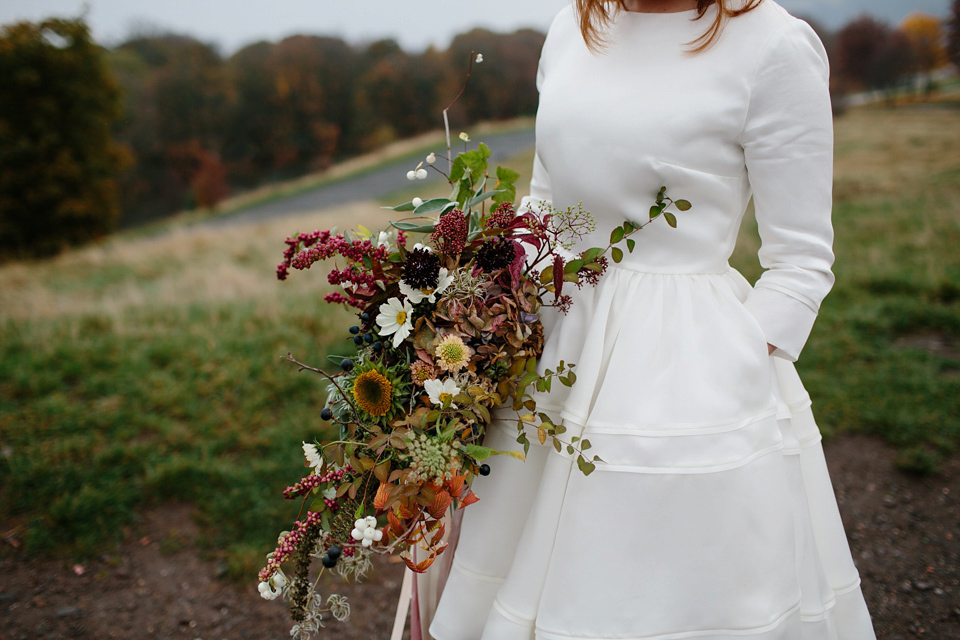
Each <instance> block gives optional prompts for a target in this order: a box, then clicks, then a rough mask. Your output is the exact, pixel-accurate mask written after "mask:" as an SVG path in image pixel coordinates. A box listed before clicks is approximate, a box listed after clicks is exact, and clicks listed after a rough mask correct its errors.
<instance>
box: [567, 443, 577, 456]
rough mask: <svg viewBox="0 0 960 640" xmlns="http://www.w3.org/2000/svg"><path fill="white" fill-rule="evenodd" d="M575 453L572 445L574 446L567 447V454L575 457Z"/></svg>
mask: <svg viewBox="0 0 960 640" xmlns="http://www.w3.org/2000/svg"><path fill="white" fill-rule="evenodd" d="M574 451H576V449H574V448H573V445H572V444H568V445H567V453H569V454H570V455H573V452H574Z"/></svg>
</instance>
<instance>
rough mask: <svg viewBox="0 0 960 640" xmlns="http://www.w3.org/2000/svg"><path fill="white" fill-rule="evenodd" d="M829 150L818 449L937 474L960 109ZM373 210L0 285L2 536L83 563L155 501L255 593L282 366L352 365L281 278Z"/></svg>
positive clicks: (859, 131)
mask: <svg viewBox="0 0 960 640" xmlns="http://www.w3.org/2000/svg"><path fill="white" fill-rule="evenodd" d="M836 133H837V163H836V188H835V196H836V206H835V210H834V223H835V227H836V252H837V263H836V267H835V270H836V274H837V285H836V287H835V289H834V291H833V292H832V293H831V295H830V296H828V298H827V300H826V302H825V304H824V306H823V309H822V310H821V314H820V318H819V320H818V322H817V326H816V327H815V328H814V332H813V335H812V337H811V340H810V342H809V343H808V346H807V347H806V349H805V350H804V353H803V356H802V358H801V360H800V362H799V363H798V368H799V370H800V373H801V375H802V376H803V378H804V381H805V383H806V384H807V387H808V389H809V390H810V392H811V394H812V396H813V398H814V409H815V412H816V415H817V417H818V420H819V422H820V424H821V426H822V428H823V431H824V432H825V434H826V435H828V436H829V435H832V434H836V433H840V432H845V431H846V432H860V433H868V434H873V435H876V436H879V437H881V438H883V439H885V440H887V441H889V442H891V443H893V444H894V445H896V446H897V447H898V449H899V450H900V451H901V465H902V467H903V468H904V469H909V470H913V471H916V472H921V473H922V472H928V473H929V472H935V470H936V467H937V465H938V462H939V460H940V459H941V458H942V457H943V456H949V455H955V453H956V448H957V446H958V445H960V253H958V252H957V247H958V246H960V109H945V108H939V109H936V108H922V107H902V108H897V109H887V108H864V109H858V110H854V111H851V112H849V113H848V114H846V115H845V116H843V117H841V118H840V119H838V120H837V123H836ZM531 160H532V157H531V156H527V157H522V158H515V159H513V160H512V161H511V162H510V163H509V164H511V165H512V166H513V167H514V168H517V169H518V170H520V171H522V172H523V174H524V175H525V176H528V175H529V167H530V163H531ZM395 195H396V200H397V201H399V200H401V199H406V198H408V197H409V196H411V195H421V196H422V197H426V196H428V195H431V194H428V193H423V194H415V193H413V192H410V193H398V194H395ZM378 204H379V203H361V204H357V205H353V206H350V207H345V208H342V209H338V210H331V211H327V212H322V213H321V212H318V213H316V214H312V215H309V216H304V217H302V218H300V219H286V220H282V221H279V222H273V223H268V224H260V225H251V226H246V227H238V228H228V229H217V230H205V229H199V228H191V227H188V226H182V227H179V228H174V229H173V231H172V232H170V233H164V234H158V235H156V236H153V237H151V236H149V235H148V234H145V233H144V232H142V231H138V232H134V233H129V234H121V235H118V236H116V237H114V238H112V239H110V240H108V241H106V242H104V243H102V244H100V245H96V246H92V247H87V248H84V249H80V250H76V251H72V252H70V253H67V254H65V255H63V256H61V257H59V258H57V259H54V260H49V261H43V262H22V263H15V264H8V265H5V266H2V267H0V534H3V535H4V536H5V537H9V536H13V537H16V538H18V539H20V540H23V541H24V542H25V545H26V548H27V550H28V551H29V552H31V553H37V554H53V555H62V556H65V557H75V558H80V557H83V556H86V555H91V554H95V553H102V552H109V550H110V549H111V548H112V544H113V543H115V542H116V541H117V540H119V539H120V538H121V537H122V536H123V535H125V532H126V531H127V527H129V525H130V524H131V523H133V522H134V521H135V519H136V517H137V513H138V512H140V511H141V510H143V509H144V508H146V507H148V506H149V505H151V504H155V503H158V502H162V501H184V502H190V503H192V504H194V505H196V506H197V507H198V509H197V515H198V517H199V518H200V519H201V521H202V522H201V523H202V524H203V525H205V526H204V527H203V530H204V531H205V532H206V533H205V537H204V539H203V540H202V541H201V542H202V545H203V546H204V547H205V548H206V549H207V550H208V551H209V552H210V553H218V554H223V555H224V556H225V560H226V561H227V563H228V567H229V570H230V573H231V574H232V575H234V576H235V577H238V578H242V579H245V580H250V579H252V576H253V572H255V571H256V569H257V568H259V564H260V562H261V560H262V558H263V554H264V553H266V551H268V550H269V547H270V546H271V543H272V542H273V541H274V538H275V536H276V534H277V533H278V532H279V531H280V530H282V529H283V528H285V527H287V526H288V525H289V523H290V522H291V520H292V518H293V516H294V515H295V511H296V505H294V504H292V503H284V501H283V500H282V497H281V496H280V492H281V491H282V489H283V488H284V487H285V486H287V485H288V484H292V483H293V482H295V481H296V480H297V479H298V478H299V476H300V475H301V473H300V469H298V467H297V464H298V461H299V459H300V441H301V440H303V439H307V438H312V437H314V436H316V435H317V434H318V431H319V430H320V429H321V428H322V427H321V423H320V420H319V419H318V417H317V413H318V409H319V407H320V406H321V402H322V394H321V392H320V389H321V388H322V387H321V385H320V384H319V381H318V380H317V379H315V378H311V377H309V374H306V373H301V374H297V373H296V372H295V371H294V369H293V368H292V367H291V366H290V365H288V364H286V363H283V362H281V361H280V356H281V355H283V354H285V353H287V352H288V351H290V352H293V353H294V354H296V355H297V356H298V357H300V358H301V359H304V360H309V361H311V362H317V363H320V362H323V361H324V359H325V355H326V354H328V353H338V352H346V351H349V348H348V342H349V341H348V333H347V331H346V329H347V326H348V325H349V324H351V322H350V315H349V314H348V313H346V312H344V311H340V310H337V309H333V308H329V307H328V306H327V305H325V303H323V302H322V301H321V297H322V296H321V294H322V292H323V291H324V290H325V289H326V286H327V285H326V283H325V279H324V278H323V273H321V272H317V273H307V274H301V273H296V274H294V276H293V277H292V278H291V280H290V281H289V282H286V283H278V282H277V281H276V280H275V278H274V273H273V272H274V266H275V264H276V263H277V262H278V261H279V258H280V253H281V251H282V249H283V244H282V240H283V238H284V237H285V236H286V235H288V234H289V233H291V232H293V231H295V230H309V229H313V228H327V227H331V226H334V225H340V227H341V228H343V227H352V226H354V225H355V224H357V223H358V222H360V223H362V224H365V225H366V226H368V227H371V228H374V227H379V226H381V225H382V223H383V221H384V220H386V215H385V214H384V212H383V211H381V210H379V209H378ZM758 244H759V242H758V240H757V237H756V229H755V225H754V224H752V221H751V220H749V219H748V221H747V222H746V223H745V224H744V228H743V231H742V233H741V239H740V244H739V247H738V249H737V252H736V254H735V256H734V259H733V263H734V265H735V266H736V267H738V268H739V269H741V271H743V273H744V274H745V275H746V276H747V277H748V278H749V279H750V280H751V281H752V280H754V279H755V278H756V277H757V276H758V275H759V272H760V268H759V265H758V264H757V259H756V250H757V248H758Z"/></svg>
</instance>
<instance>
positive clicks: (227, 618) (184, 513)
mask: <svg viewBox="0 0 960 640" xmlns="http://www.w3.org/2000/svg"><path fill="white" fill-rule="evenodd" d="M826 454H827V461H828V463H829V465H830V469H831V474H832V476H833V482H834V488H835V490H836V492H837V497H838V501H839V504H840V509H841V512H842V514H843V519H844V522H845V524H846V527H847V532H848V534H849V536H850V543H851V548H852V549H853V553H854V557H855V559H856V561H857V564H858V566H859V568H860V571H861V574H862V577H863V590H864V594H865V595H866V598H867V601H868V604H869V606H870V608H871V612H872V614H873V618H874V622H875V625H876V629H877V636H878V638H882V639H890V640H895V639H900V640H907V639H910V638H929V639H933V640H956V638H960V502H958V498H960V459H955V460H953V461H952V462H950V463H948V464H947V465H945V468H944V472H943V474H941V475H940V476H936V477H932V478H927V479H916V478H911V477H908V476H905V475H903V474H901V473H899V472H898V471H896V470H895V469H894V466H893V458H894V451H893V450H892V449H891V448H890V447H888V446H887V445H884V444H883V443H881V442H879V441H877V440H873V439H870V438H865V437H854V436H848V437H843V438H838V439H835V440H833V441H831V442H829V443H828V444H827V446H826ZM189 512H190V509H189V508H188V507H185V506H168V507H164V508H163V509H159V510H157V511H154V512H152V513H150V514H147V515H146V516H145V517H144V519H143V522H142V525H141V527H140V529H141V530H140V531H138V533H137V534H136V536H133V537H131V539H129V540H128V541H127V542H126V543H125V544H124V545H123V547H122V549H121V550H120V552H119V553H118V554H116V555H112V556H105V557H103V558H101V559H100V560H98V561H96V562H93V563H90V564H87V565H84V566H83V572H82V574H79V575H78V573H77V572H76V571H75V570H74V568H73V567H70V566H64V565H62V564H61V563H57V562H50V561H47V562H33V563H29V562H26V561H24V560H22V559H21V558H19V557H17V555H16V553H15V552H14V551H13V550H12V549H11V547H10V546H9V545H6V546H5V551H4V553H5V554H6V557H5V558H4V559H3V560H0V640H37V639H40V638H43V639H50V640H53V639H59V638H82V639H99V638H187V639H191V640H192V639H195V638H202V639H204V640H215V639H233V638H257V639H263V638H277V639H280V638H288V637H289V627H290V625H289V622H288V620H287V614H286V610H285V609H284V607H283V605H282V604H280V603H279V602H278V601H274V602H268V601H265V600H262V599H261V598H260V597H259V596H258V595H257V593H256V586H255V584H254V580H255V578H253V577H251V582H250V583H249V584H246V585H242V586H237V585H232V584H227V583H224V582H222V581H221V580H218V579H217V577H216V576H217V575H218V567H217V565H216V563H214V562H208V561H204V560H200V559H199V558H198V555H197V550H196V548H195V547H194V546H193V545H192V544H191V543H190V540H191V539H192V536H193V535H194V534H195V533H196V527H195V525H194V524H193V523H192V521H191V520H190V516H189ZM0 525H2V523H0ZM0 529H2V526H0ZM172 531H175V536H174V537H175V539H179V540H182V541H183V546H182V547H180V548H179V549H176V550H172V549H171V548H170V545H169V544H167V545H161V543H160V542H159V541H161V540H170V539H171V532H172ZM164 551H166V553H164ZM402 571H403V569H402V565H398V564H391V563H388V562H386V561H381V562H379V563H378V567H377V573H376V574H375V576H374V577H373V579H372V580H371V581H369V582H367V583H366V584H365V585H364V586H363V587H362V593H361V589H358V588H357V587H353V588H349V587H343V588H338V589H337V591H339V592H340V593H343V594H344V595H347V596H348V597H349V598H350V601H351V606H352V609H353V613H352V617H351V620H350V622H348V623H347V624H338V623H336V622H331V623H330V624H328V625H327V628H326V630H325V631H324V633H323V634H322V635H321V636H320V637H321V638H338V639H341V640H360V639H361V638H362V639H364V640H371V639H373V640H380V639H384V638H387V637H388V636H389V630H390V628H391V625H392V621H393V616H394V612H395V607H396V601H397V597H398V594H399V590H400V581H401V576H402Z"/></svg>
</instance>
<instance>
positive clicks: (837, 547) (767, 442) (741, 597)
mask: <svg viewBox="0 0 960 640" xmlns="http://www.w3.org/2000/svg"><path fill="white" fill-rule="evenodd" d="M749 290H750V285H749V283H747V281H746V280H745V279H744V278H743V276H742V275H741V274H740V273H739V272H737V271H736V270H734V269H732V268H729V267H727V268H726V269H725V270H722V271H721V272H719V273H693V274H655V273H648V272H643V271H636V270H632V269H630V268H629V267H622V266H611V268H610V271H609V272H608V273H607V274H606V275H605V276H604V277H603V278H601V280H600V284H599V285H598V286H597V287H596V288H591V287H585V288H584V289H582V290H576V289H574V290H573V291H572V292H570V293H571V294H572V295H573V296H574V303H573V306H572V308H571V310H570V312H569V314H568V315H566V316H558V317H557V318H556V319H555V325H554V326H552V327H549V332H548V339H547V344H546V346H545V349H544V353H543V356H542V357H541V360H540V365H539V366H540V370H541V372H542V371H543V370H544V369H545V368H555V367H556V364H557V363H558V362H559V361H560V360H563V361H565V363H567V364H570V363H574V364H575V365H576V366H575V368H574V371H575V372H576V373H577V381H576V383H575V384H574V385H573V386H572V387H570V388H567V387H563V386H561V385H558V384H554V385H553V391H552V393H549V394H538V396H537V400H538V408H539V410H544V411H546V412H547V413H549V414H551V416H552V417H553V418H554V420H560V419H562V420H563V424H564V425H565V426H566V427H567V432H566V433H565V434H564V435H563V436H562V437H563V438H564V439H565V440H569V438H570V437H573V436H581V437H582V438H586V439H588V440H589V441H590V443H591V445H592V446H591V447H590V449H589V450H588V451H587V453H590V454H596V455H598V456H599V457H600V458H602V460H603V462H598V463H597V465H596V471H594V472H593V473H592V474H591V475H589V476H584V475H583V474H582V473H581V472H580V471H579V470H578V468H577V465H576V464H575V457H574V456H569V455H567V454H566V452H563V453H557V452H556V451H555V450H554V448H553V446H549V445H550V444H551V443H550V442H549V441H548V442H547V445H548V446H542V445H539V444H538V443H537V440H536V437H535V435H534V436H533V437H532V438H531V441H532V442H533V444H532V446H531V448H530V451H529V454H528V455H527V459H526V461H525V462H521V461H519V460H516V459H513V458H509V457H506V456H498V457H496V458H494V459H493V460H491V461H490V466H491V468H492V472H491V474H490V475H489V476H486V477H478V478H477V479H476V480H475V481H474V484H473V490H474V492H475V493H476V494H477V496H479V498H480V501H479V502H478V503H476V504H474V505H471V506H470V507H469V508H468V509H466V510H465V511H464V513H463V522H462V527H461V529H460V538H459V542H458V546H457V548H456V552H455V555H454V558H453V563H452V568H451V570H450V574H449V577H448V578H447V580H446V583H445V586H444V589H443V593H442V596H441V599H440V602H439V606H438V609H437V611H436V615H435V617H434V619H433V621H432V623H431V624H430V628H429V631H430V634H431V636H432V637H434V638H436V639H437V640H480V639H483V640H573V639H576V640H599V639H604V640H613V639H617V640H627V639H629V640H640V639H644V640H680V639H690V640H694V639H695V640H720V639H721V638H723V639H729V638H732V637H746V638H751V639H756V640H787V639H790V640H801V639H802V640H834V639H836V640H861V639H863V640H867V639H872V638H874V633H873V630H872V625H871V622H870V616H869V614H868V612H867V608H866V605H865V603H864V600H863V596H862V594H861V591H860V580H859V576H858V573H857V570H856V568H855V567H854V564H853V561H852V559H851V555H850V551H849V547H848V545H847V541H846V536H845V534H844V530H843V525H842V523H841V520H840V515H839V512H838V510H837V504H836V500H835V498H834V495H833V489H832V485H831V482H830V478H829V475H828V472H827V468H826V464H825V461H824V457H823V450H822V448H821V446H820V433H819V430H818V428H817V425H816V423H815V421H814V418H813V414H812V413H811V409H810V398H809V396H808V394H807V393H806V391H805V389H804V388H803V385H802V384H801V382H800V379H799V377H798V376H797V374H796V371H795V369H794V367H793V364H792V363H790V362H788V361H786V360H784V359H781V358H776V357H770V356H768V354H767V349H766V341H765V339H764V337H763V334H762V331H761V330H760V328H759V326H758V325H757V323H756V321H754V320H753V319H752V316H751V315H750V313H749V312H748V311H747V310H746V309H745V308H744V306H743V300H744V299H745V298H746V295H747V293H748V292H749ZM545 313H547V314H549V313H553V311H552V310H549V309H548V310H546V311H545ZM558 387H559V390H558ZM511 415H513V416H515V414H513V412H509V411H507V412H501V413H500V414H498V419H497V420H495V421H494V423H493V424H492V426H491V428H490V430H489V432H488V434H487V438H488V440H487V445H488V446H491V447H494V448H498V449H517V448H519V445H518V444H517V443H516V441H515V440H516V433H517V432H516V421H515V419H514V420H510V416H511Z"/></svg>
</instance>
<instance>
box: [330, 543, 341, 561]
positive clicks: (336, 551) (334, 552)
mask: <svg viewBox="0 0 960 640" xmlns="http://www.w3.org/2000/svg"><path fill="white" fill-rule="evenodd" d="M340 552H341V549H340V547H338V546H337V545H333V546H332V547H330V548H329V549H327V555H328V556H330V557H331V558H339V557H340Z"/></svg>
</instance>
